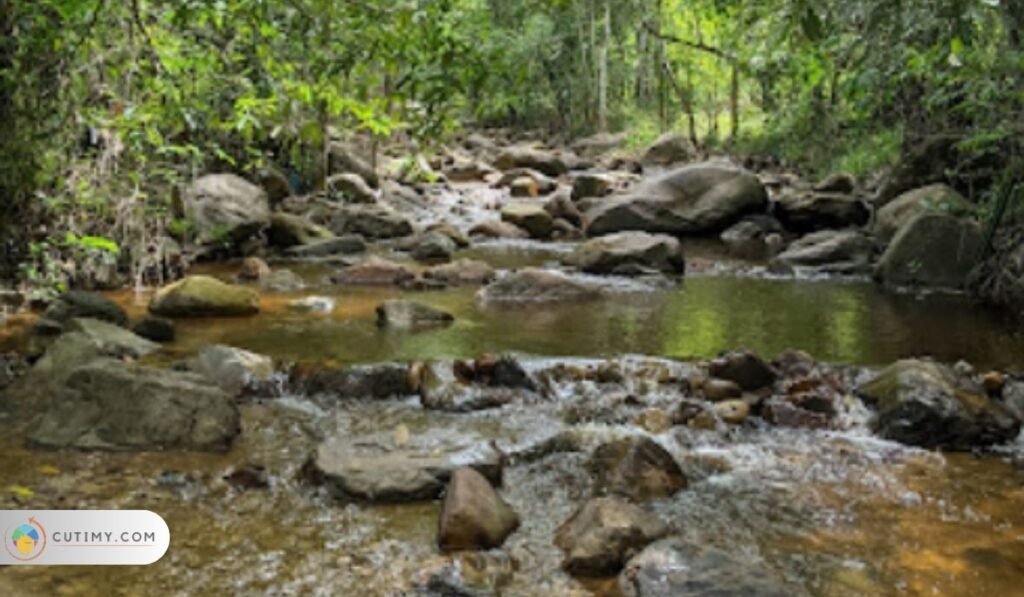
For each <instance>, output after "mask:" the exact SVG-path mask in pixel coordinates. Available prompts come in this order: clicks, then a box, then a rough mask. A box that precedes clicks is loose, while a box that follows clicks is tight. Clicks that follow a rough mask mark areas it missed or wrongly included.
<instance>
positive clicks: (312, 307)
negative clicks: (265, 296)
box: [288, 296, 338, 313]
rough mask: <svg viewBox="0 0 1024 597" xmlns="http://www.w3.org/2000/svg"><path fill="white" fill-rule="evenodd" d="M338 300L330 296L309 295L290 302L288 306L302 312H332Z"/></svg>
mask: <svg viewBox="0 0 1024 597" xmlns="http://www.w3.org/2000/svg"><path fill="white" fill-rule="evenodd" d="M337 303H338V301H337V300H336V299H334V298H332V297H329V296H307V297H304V298H300V299H295V300H294V301H290V302H289V303H288V308H289V309H291V310H292V311H298V312H300V313H330V312H331V311H334V307H335V306H336V305H337Z"/></svg>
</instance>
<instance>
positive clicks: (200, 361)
mask: <svg viewBox="0 0 1024 597" xmlns="http://www.w3.org/2000/svg"><path fill="white" fill-rule="evenodd" d="M195 370H196V372H197V373H199V374H201V375H202V376H203V377H205V378H206V379H208V380H209V381H210V383H213V384H216V385H218V386H220V388H221V389H222V390H224V391H225V392H227V393H228V394H231V395H232V396H237V395H238V394H241V393H242V391H243V390H245V389H246V388H249V387H251V386H253V385H256V384H261V383H267V382H269V381H271V380H272V379H273V377H274V361H273V359H271V358H270V357H268V356H264V355H261V354H256V353H254V352H249V351H247V350H242V349H241V348H234V347H231V346H223V345H214V346H207V347H206V348H203V349H202V350H201V351H199V355H198V356H197V357H196V360H195Z"/></svg>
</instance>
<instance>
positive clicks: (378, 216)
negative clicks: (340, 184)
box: [330, 204, 413, 239]
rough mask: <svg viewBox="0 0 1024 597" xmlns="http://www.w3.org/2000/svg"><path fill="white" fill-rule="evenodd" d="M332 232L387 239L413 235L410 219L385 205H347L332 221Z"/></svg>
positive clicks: (342, 234) (339, 234) (340, 234)
mask: <svg viewBox="0 0 1024 597" xmlns="http://www.w3.org/2000/svg"><path fill="white" fill-rule="evenodd" d="M330 228H331V230H332V231H333V232H334V233H335V234H337V235H338V236H345V235H348V234H358V235H361V236H363V237H364V238H370V239H387V238H398V237H402V236H409V235H410V234H412V233H413V227H412V223H411V222H410V221H409V219H408V218H406V217H405V216H403V215H402V214H400V213H399V212H397V211H395V210H394V209H392V208H390V207H387V206H385V205H378V204H373V205H346V206H343V207H342V208H341V209H339V210H338V212H337V213H336V214H335V216H334V218H333V219H332V220H331V225H330Z"/></svg>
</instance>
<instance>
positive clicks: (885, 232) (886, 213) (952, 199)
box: [871, 184, 976, 243]
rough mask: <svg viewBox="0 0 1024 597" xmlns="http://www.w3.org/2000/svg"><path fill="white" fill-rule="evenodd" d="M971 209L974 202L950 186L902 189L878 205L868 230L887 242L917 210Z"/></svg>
mask: <svg viewBox="0 0 1024 597" xmlns="http://www.w3.org/2000/svg"><path fill="white" fill-rule="evenodd" d="M975 210H976V208H975V207H974V205H973V204H972V203H971V202H970V201H968V200H967V199H965V198H964V196H963V195H961V194H960V193H958V192H956V191H955V190H953V188H952V187H950V186H948V185H945V184H935V185H931V186H927V187H923V188H920V189H915V190H913V191H909V192H907V193H904V194H902V195H900V196H899V197H897V198H895V199H893V200H892V201H891V202H889V203H887V204H886V205H885V206H883V207H882V208H880V209H879V210H878V212H877V213H876V214H875V223H874V226H872V228H871V231H872V233H873V234H874V235H875V236H876V237H877V238H878V240H879V241H881V242H883V243H888V242H890V241H891V240H892V239H893V238H894V237H895V236H896V234H897V233H898V232H899V231H900V230H902V229H903V228H905V227H906V225H907V224H909V223H910V222H911V221H912V220H913V219H914V218H916V217H917V216H919V215H921V214H925V213H945V214H949V215H953V216H957V217H968V216H971V215H973V214H974V213H975Z"/></svg>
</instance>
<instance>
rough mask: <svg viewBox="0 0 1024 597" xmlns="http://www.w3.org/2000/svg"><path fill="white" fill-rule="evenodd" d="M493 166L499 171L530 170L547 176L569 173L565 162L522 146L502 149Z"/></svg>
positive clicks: (555, 156) (552, 154)
mask: <svg viewBox="0 0 1024 597" xmlns="http://www.w3.org/2000/svg"><path fill="white" fill-rule="evenodd" d="M494 165H495V166H496V167H497V168H498V169H499V170H512V169H513V168H530V169H532V170H537V171H538V172H542V173H544V174H546V175H548V176H561V175H563V174H565V173H567V172H568V171H569V167H568V166H567V165H566V163H565V161H563V160H562V158H561V157H559V156H557V155H555V154H554V153H551V152H548V151H544V150H540V149H534V148H532V147H523V146H519V147H508V148H505V149H503V150H502V151H501V153H499V154H498V157H497V158H496V159H495V160H494Z"/></svg>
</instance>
